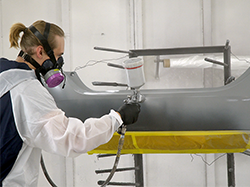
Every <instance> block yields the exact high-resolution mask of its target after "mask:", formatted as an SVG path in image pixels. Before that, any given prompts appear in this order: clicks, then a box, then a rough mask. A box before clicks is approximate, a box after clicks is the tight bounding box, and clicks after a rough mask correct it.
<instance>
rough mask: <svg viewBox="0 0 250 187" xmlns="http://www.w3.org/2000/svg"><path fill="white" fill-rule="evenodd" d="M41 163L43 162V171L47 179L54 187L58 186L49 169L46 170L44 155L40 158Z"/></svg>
mask: <svg viewBox="0 0 250 187" xmlns="http://www.w3.org/2000/svg"><path fill="white" fill-rule="evenodd" d="M40 164H41V167H42V170H43V173H44V175H45V177H46V179H47V181H48V182H49V183H50V185H51V186H52V187H57V185H56V184H55V183H54V182H53V181H52V179H51V178H50V176H49V174H48V172H47V170H46V167H45V164H44V161H43V155H41V160H40Z"/></svg>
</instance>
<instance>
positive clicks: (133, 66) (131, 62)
mask: <svg viewBox="0 0 250 187" xmlns="http://www.w3.org/2000/svg"><path fill="white" fill-rule="evenodd" d="M123 65H124V68H125V69H126V74H127V79H128V86H129V87H130V88H131V90H132V91H133V94H132V95H128V96H127V99H125V100H124V103H127V104H129V103H138V104H139V103H142V102H144V101H145V97H144V96H143V95H141V94H140V92H139V88H140V87H141V86H143V85H144V84H145V77H144V71H143V61H142V59H140V58H131V59H128V60H126V61H124V62H123ZM118 133H119V134H120V135H121V136H120V139H119V143H118V150H117V153H116V159H115V163H114V165H113V168H112V170H111V172H110V174H109V176H108V178H107V179H106V181H103V182H102V183H99V184H100V185H101V187H104V186H106V185H107V184H108V183H109V182H110V180H111V179H112V177H113V175H114V173H115V171H116V169H117V166H118V163H119V159H120V155H121V150H122V147H123V143H124V138H125V133H126V125H124V124H123V125H122V126H121V127H120V128H119V129H118Z"/></svg>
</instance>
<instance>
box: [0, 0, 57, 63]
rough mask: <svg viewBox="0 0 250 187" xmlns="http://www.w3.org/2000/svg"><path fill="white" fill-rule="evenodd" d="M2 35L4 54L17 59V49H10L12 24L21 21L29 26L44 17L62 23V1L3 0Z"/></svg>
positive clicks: (46, 19)
mask: <svg viewBox="0 0 250 187" xmlns="http://www.w3.org/2000/svg"><path fill="white" fill-rule="evenodd" d="M1 2H2V10H1V11H2V12H1V14H2V25H1V26H2V35H3V43H2V45H1V47H2V46H3V54H2V55H3V56H5V57H8V58H10V59H15V58H16V56H17V53H18V50H16V49H14V48H13V49H12V48H11V49H9V46H10V44H9V30H10V27H11V26H12V24H14V23H17V22H21V23H23V24H24V25H25V26H26V27H29V26H30V25H31V24H32V23H33V22H35V21H37V20H39V19H42V20H45V21H49V22H54V23H56V24H58V25H61V1H60V0H56V1H53V3H52V1H50V0H44V1H42V3H41V1H38V0H19V1H16V0H2V1H1Z"/></svg>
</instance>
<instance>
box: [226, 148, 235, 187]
mask: <svg viewBox="0 0 250 187" xmlns="http://www.w3.org/2000/svg"><path fill="white" fill-rule="evenodd" d="M227 177H228V179H227V180H228V187H235V167H234V154H233V153H227Z"/></svg>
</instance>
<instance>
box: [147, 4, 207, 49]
mask: <svg viewBox="0 0 250 187" xmlns="http://www.w3.org/2000/svg"><path fill="white" fill-rule="evenodd" d="M143 6H144V7H143V10H144V11H143V22H144V23H143V31H144V48H163V47H183V46H197V45H203V43H202V41H203V40H202V20H201V1H200V0H189V1H185V0H167V1H166V0H158V1H157V2H156V1H154V0H145V1H144V4H143Z"/></svg>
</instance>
